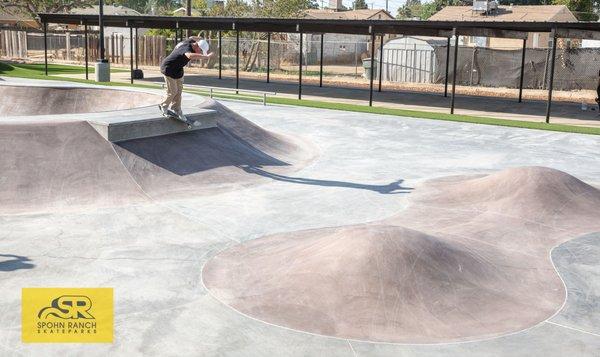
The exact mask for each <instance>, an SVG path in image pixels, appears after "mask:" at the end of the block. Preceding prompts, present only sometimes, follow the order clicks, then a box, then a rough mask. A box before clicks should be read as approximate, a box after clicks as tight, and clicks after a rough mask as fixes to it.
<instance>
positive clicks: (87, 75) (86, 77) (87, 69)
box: [83, 22, 90, 80]
mask: <svg viewBox="0 0 600 357" xmlns="http://www.w3.org/2000/svg"><path fill="white" fill-rule="evenodd" d="M83 38H84V40H83V42H84V47H85V50H84V51H83V52H84V53H83V55H84V56H85V80H89V79H90V78H89V76H90V74H89V72H90V70H89V68H88V47H89V44H88V25H87V22H86V23H85V25H83Z"/></svg>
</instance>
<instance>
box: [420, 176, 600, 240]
mask: <svg viewBox="0 0 600 357" xmlns="http://www.w3.org/2000/svg"><path fill="white" fill-rule="evenodd" d="M421 191H422V192H423V194H421V195H420V196H419V197H418V198H416V201H418V205H425V206H431V207H443V209H448V210H454V211H455V212H459V211H468V212H470V213H469V215H471V216H472V218H474V216H477V215H481V216H485V215H488V216H491V215H502V216H505V217H514V218H516V219H519V220H526V221H530V222H535V223H537V224H540V225H547V226H553V227H557V228H558V227H561V228H562V229H573V228H576V227H579V228H581V227H582V226H587V225H590V224H591V225H595V224H596V221H597V220H598V219H600V190H598V189H597V188H595V187H593V186H591V185H588V184H587V183H585V182H583V181H581V180H579V179H577V178H576V177H574V176H571V175H569V174H568V173H566V172H562V171H559V170H556V169H552V168H547V167H538V166H528V167H516V168H509V169H505V170H502V171H500V172H497V173H493V174H490V175H486V176H483V177H476V178H448V179H445V180H441V181H438V182H432V183H431V184H430V185H428V187H427V189H425V190H421Z"/></svg>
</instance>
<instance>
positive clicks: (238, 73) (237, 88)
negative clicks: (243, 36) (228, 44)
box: [235, 30, 240, 94]
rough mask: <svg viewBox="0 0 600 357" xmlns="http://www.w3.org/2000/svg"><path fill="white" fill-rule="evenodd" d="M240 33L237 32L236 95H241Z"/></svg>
mask: <svg viewBox="0 0 600 357" xmlns="http://www.w3.org/2000/svg"><path fill="white" fill-rule="evenodd" d="M239 89H240V31H239V30H235V94H240V92H239Z"/></svg>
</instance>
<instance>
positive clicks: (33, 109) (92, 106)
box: [0, 82, 160, 116]
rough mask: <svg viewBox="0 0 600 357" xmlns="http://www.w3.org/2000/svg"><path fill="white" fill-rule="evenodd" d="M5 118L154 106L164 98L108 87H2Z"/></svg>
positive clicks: (0, 110) (0, 103)
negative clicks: (133, 93)
mask: <svg viewBox="0 0 600 357" xmlns="http://www.w3.org/2000/svg"><path fill="white" fill-rule="evenodd" d="M0 98H2V101H0V113H2V116H9V115H10V116H28V115H48V114H78V113H94V112H108V111H115V110H126V109H132V108H139V107H145V106H150V105H154V104H155V103H158V102H160V95H158V94H154V93H148V92H135V95H132V92H131V91H127V90H119V89H112V88H105V87H98V88H93V87H81V86H73V85H70V86H64V85H62V86H60V85H55V86H48V85H44V86H32V85H11V84H10V82H9V83H7V84H3V85H0Z"/></svg>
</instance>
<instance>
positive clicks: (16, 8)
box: [0, 0, 96, 27]
mask: <svg viewBox="0 0 600 357" xmlns="http://www.w3.org/2000/svg"><path fill="white" fill-rule="evenodd" d="M95 3H96V1H94V0H71V1H64V0H0V10H3V11H4V12H5V13H7V14H9V15H14V16H27V17H30V18H32V19H35V20H36V22H37V23H38V26H39V27H42V24H41V22H40V21H39V20H38V19H37V14H38V13H40V12H69V11H71V10H72V9H76V8H81V7H90V6H92V5H93V4H95Z"/></svg>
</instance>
